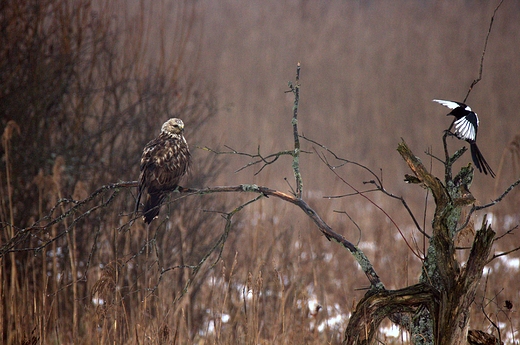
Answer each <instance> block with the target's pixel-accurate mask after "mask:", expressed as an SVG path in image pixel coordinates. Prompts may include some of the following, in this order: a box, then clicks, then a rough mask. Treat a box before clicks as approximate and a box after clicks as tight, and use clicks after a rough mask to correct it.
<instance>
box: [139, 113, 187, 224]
mask: <svg viewBox="0 0 520 345" xmlns="http://www.w3.org/2000/svg"><path fill="white" fill-rule="evenodd" d="M183 131H184V123H183V122H182V121H181V120H180V119H169V120H168V121H166V122H165V123H164V124H163V125H162V128H161V134H160V135H159V136H158V137H157V138H155V139H154V140H152V141H150V142H149V143H148V144H146V146H145V147H144V150H143V155H142V156H141V174H140V176H139V186H138V189H139V190H138V193H137V202H136V204H135V212H136V213H137V211H138V210H139V203H140V201H141V197H142V196H143V195H146V202H145V205H144V209H143V218H144V221H145V222H146V223H147V224H150V222H151V221H152V220H153V219H154V218H155V217H157V215H158V214H159V208H160V207H161V203H162V201H163V199H164V198H165V197H166V195H167V194H168V193H169V192H171V191H173V190H174V189H175V188H177V186H178V183H179V181H180V179H181V177H182V176H183V175H185V174H186V173H187V172H188V170H189V167H190V151H189V149H188V143H187V142H186V139H184V136H183V135H182V132H183Z"/></svg>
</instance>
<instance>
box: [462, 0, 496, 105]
mask: <svg viewBox="0 0 520 345" xmlns="http://www.w3.org/2000/svg"><path fill="white" fill-rule="evenodd" d="M503 2H504V0H500V2H499V4H498V5H497V7H495V10H494V11H493V15H492V16H491V20H490V21H489V28H488V32H487V35H486V40H485V41H484V49H483V50H482V56H481V57H480V67H479V72H478V77H477V79H475V80H473V82H472V83H471V85H470V86H469V89H468V93H467V94H466V97H464V101H462V103H466V100H467V99H468V96H469V94H470V93H471V90H473V86H475V85H477V83H478V82H479V81H480V80H481V79H482V70H483V69H484V56H485V55H486V49H487V44H488V40H489V35H490V34H491V28H492V27H493V22H494V20H495V15H496V14H497V11H498V9H499V8H500V6H502V3H503Z"/></svg>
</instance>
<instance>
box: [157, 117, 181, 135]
mask: <svg viewBox="0 0 520 345" xmlns="http://www.w3.org/2000/svg"><path fill="white" fill-rule="evenodd" d="M183 131H184V123H183V122H182V120H181V119H175V118H172V119H169V120H168V121H166V122H165V123H164V124H163V125H162V128H161V133H164V134H167V135H169V136H178V135H179V134H181V133H182V132H183Z"/></svg>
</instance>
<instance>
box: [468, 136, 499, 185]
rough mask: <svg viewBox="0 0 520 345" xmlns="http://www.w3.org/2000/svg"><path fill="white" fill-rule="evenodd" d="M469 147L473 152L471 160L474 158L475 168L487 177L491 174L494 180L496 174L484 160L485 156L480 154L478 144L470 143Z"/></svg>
mask: <svg viewBox="0 0 520 345" xmlns="http://www.w3.org/2000/svg"><path fill="white" fill-rule="evenodd" d="M469 146H470V150H471V158H473V163H475V166H476V167H477V169H478V171H480V172H483V173H484V174H486V175H487V174H488V172H489V175H491V177H492V178H495V173H494V172H493V170H492V169H491V167H490V166H489V164H488V163H487V162H486V160H485V159H484V156H482V153H481V152H480V150H479V148H478V146H477V143H475V142H473V143H470V144H469Z"/></svg>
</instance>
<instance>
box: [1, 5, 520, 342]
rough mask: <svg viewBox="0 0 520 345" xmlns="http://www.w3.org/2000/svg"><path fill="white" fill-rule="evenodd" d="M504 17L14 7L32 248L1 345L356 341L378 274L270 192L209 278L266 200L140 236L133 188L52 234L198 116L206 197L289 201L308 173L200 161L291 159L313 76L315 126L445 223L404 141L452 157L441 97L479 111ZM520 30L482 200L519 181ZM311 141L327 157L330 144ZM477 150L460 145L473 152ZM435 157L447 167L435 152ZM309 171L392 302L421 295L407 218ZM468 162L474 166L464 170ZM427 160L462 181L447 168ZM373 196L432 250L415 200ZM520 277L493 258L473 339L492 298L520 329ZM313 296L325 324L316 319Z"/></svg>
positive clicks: (510, 202)
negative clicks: (162, 132)
mask: <svg viewBox="0 0 520 345" xmlns="http://www.w3.org/2000/svg"><path fill="white" fill-rule="evenodd" d="M496 5H497V3H495V2H466V1H456V2H449V1H405V0H400V1H392V2H390V1H388V2H378V1H327V2H314V1H306V0H299V1H296V0H295V1H283V2H280V1H262V2H260V1H258V2H249V3H242V2H238V1H231V0H225V1H218V2H217V1H200V2H192V1H166V0H164V1H154V2H146V1H144V0H141V1H133V2H128V1H121V0H111V1H96V0H78V1H70V0H44V1H41V0H23V1H14V0H8V1H4V2H2V3H1V4H0V114H1V123H0V124H1V126H2V127H1V128H3V129H4V132H3V136H2V161H1V164H2V166H1V170H0V181H1V184H0V188H1V189H0V196H1V205H0V206H1V208H0V217H1V221H2V236H1V237H0V241H1V243H0V245H2V246H4V245H6V244H8V241H9V240H10V239H12V238H14V237H15V236H19V241H17V242H16V245H15V246H14V247H12V249H13V251H11V252H10V253H8V254H6V255H4V256H3V257H2V258H1V267H0V278H1V282H2V284H1V286H0V289H1V291H0V292H1V293H0V296H1V299H2V303H1V305H0V319H1V322H0V327H1V329H2V333H1V334H2V342H3V343H6V344H7V343H9V344H22V343H23V344H31V343H37V342H38V341H40V342H41V343H45V344H47V343H75V344H81V343H84V344H89V343H92V342H98V343H108V342H112V343H118V344H124V343H128V344H133V343H150V344H162V343H165V344H166V343H172V342H179V343H201V344H202V343H226V344H227V343H251V344H252V343H255V344H259V343H262V344H263V343H266V344H267V343H279V344H285V343H324V342H327V343H338V342H340V341H341V339H342V334H343V331H344V328H345V325H346V322H347V320H348V318H347V316H348V313H349V312H350V311H351V308H352V306H353V305H354V304H355V301H356V300H358V299H359V298H361V296H362V295H363V293H364V292H363V290H361V291H360V290H359V289H362V288H364V287H367V286H368V281H366V278H364V276H363V274H362V272H360V270H359V269H358V268H357V267H356V265H355V263H354V262H353V260H352V258H351V257H350V255H349V254H348V253H347V252H346V251H345V250H344V249H343V248H342V247H340V246H338V245H336V244H334V243H330V242H328V241H326V239H325V238H323V237H322V236H321V235H320V233H319V232H318V231H316V229H315V227H314V225H313V224H311V222H310V221H309V220H308V219H306V218H305V217H304V216H303V214H301V213H300V212H298V211H299V210H294V209H293V208H292V207H290V206H286V205H284V204H283V203H282V202H281V201H277V200H271V199H264V200H262V201H260V202H257V203H255V204H253V205H252V206H249V207H248V208H246V209H245V210H244V211H243V212H242V213H241V214H240V217H239V218H238V219H236V220H235V223H234V226H233V228H232V231H231V234H230V236H229V238H228V240H227V242H226V245H225V247H224V251H223V258H222V260H221V261H220V262H219V263H218V264H217V265H216V266H215V267H213V268H210V264H205V265H204V266H203V268H202V269H201V270H200V272H199V274H198V275H196V276H193V275H192V271H191V270H190V269H189V267H188V268H186V267H184V265H195V264H197V263H198V262H199V261H200V259H201V257H202V256H203V255H204V253H205V252H207V250H208V248H210V247H211V246H212V245H213V244H214V243H215V241H216V239H217V238H218V237H219V236H220V234H221V233H222V232H223V229H224V221H223V220H222V217H220V214H219V212H229V211H230V210H232V209H233V208H234V207H236V206H238V205H239V204H240V203H242V202H244V201H245V200H247V196H242V195H240V196H236V195H233V196H231V195H225V196H212V197H207V196H205V197H191V198H183V199H180V200H175V201H174V202H172V203H171V204H169V205H168V206H165V207H164V209H163V211H162V212H161V218H160V219H159V220H156V221H154V223H156V224H153V225H152V226H151V227H150V228H149V229H147V228H146V227H144V225H143V224H142V223H141V222H140V221H137V222H136V223H134V225H132V226H131V227H130V228H129V227H128V226H125V224H126V225H128V224H127V222H128V220H129V219H130V217H131V211H132V210H133V203H134V200H135V199H134V193H135V191H134V190H132V189H128V188H125V189H120V190H119V189H118V190H113V191H107V192H104V193H102V194H101V197H100V198H96V199H92V200H90V201H89V202H87V203H85V205H83V206H82V207H83V208H82V209H81V211H82V212H87V211H88V212H89V214H88V216H87V217H84V218H81V219H77V218H75V217H77V216H78V214H76V216H74V215H69V216H67V217H65V218H64V220H63V221H61V222H59V223H56V224H54V225H52V226H47V227H43V225H45V224H46V223H47V222H48V221H49V220H51V219H54V218H55V217H58V216H59V215H60V214H62V213H63V212H65V211H66V210H67V209H68V208H70V207H71V205H73V204H74V203H73V202H71V201H70V200H76V201H77V200H82V199H85V198H86V197H87V196H88V195H89V194H90V193H92V192H94V191H95V190H96V189H98V188H99V187H101V186H102V185H106V184H110V183H114V182H118V181H132V180H136V179H137V176H138V169H139V168H138V166H139V159H140V154H141V150H142V147H143V146H144V145H145V144H146V142H147V141H149V140H151V139H152V138H154V137H155V136H156V135H157V134H158V132H159V129H160V126H161V124H162V123H163V122H164V121H165V120H166V119H168V118H169V117H180V118H182V119H183V120H184V122H185V124H186V138H187V140H188V142H189V143H190V146H191V149H192V152H193V155H194V160H195V162H194V166H195V168H194V171H193V172H192V174H191V175H190V176H189V177H188V178H187V179H186V180H185V182H184V184H185V185H186V186H193V187H203V186H209V185H212V186H214V185H220V184H239V183H256V184H261V185H265V186H269V187H271V188H275V189H279V190H282V191H287V190H289V186H288V185H287V181H286V180H285V178H287V179H288V181H292V179H291V177H292V171H291V162H290V160H289V159H288V158H286V159H280V162H278V163H277V164H275V165H272V166H269V167H268V168H266V169H265V170H263V171H262V172H261V173H260V174H258V175H254V172H255V171H256V170H247V169H246V170H243V171H241V172H239V173H234V171H235V170H237V169H239V168H240V167H242V166H243V165H244V164H246V163H247V160H246V158H244V157H239V156H216V155H214V154H211V153H209V152H207V151H204V150H200V149H197V146H199V147H203V146H209V147H211V148H214V149H217V150H226V149H225V147H224V145H228V146H230V147H232V148H234V149H236V150H240V151H247V152H251V153H256V152H257V150H260V151H261V153H263V154H267V153H271V152H276V151H280V150H285V149H290V148H291V147H292V133H291V125H290V120H291V115H292V113H291V109H292V101H293V100H292V95H291V94H290V93H289V94H287V93H284V91H286V90H287V89H288V87H287V82H288V81H289V80H293V79H294V74H295V66H296V62H298V61H300V62H301V63H302V75H301V78H302V88H301V97H302V99H301V104H300V114H299V116H300V130H301V131H302V133H303V134H305V135H306V136H307V137H309V138H312V139H314V140H316V141H318V142H320V143H321V144H323V145H325V146H327V147H329V148H330V149H332V150H333V151H334V152H336V153H337V154H338V155H340V156H341V157H343V158H347V159H350V160H354V161H357V162H359V163H362V164H364V165H366V166H368V167H370V168H371V169H373V170H374V171H380V174H381V176H382V177H383V179H384V181H385V184H386V187H387V188H388V189H389V191H391V192H392V193H395V194H397V195H403V196H404V197H405V198H406V199H407V200H408V202H409V203H410V205H411V207H412V209H413V210H414V212H415V213H416V215H417V216H418V217H419V218H423V214H424V213H425V212H426V213H425V216H424V219H425V223H426V224H428V223H429V222H430V218H429V216H430V215H431V212H429V208H430V207H431V205H429V204H428V206H425V200H426V198H427V196H426V192H422V193H421V192H418V189H417V188H416V187H410V186H408V185H405V184H404V183H403V181H402V180H403V174H404V173H407V172H408V171H407V168H406V166H405V164H404V163H403V162H402V161H401V159H400V158H399V156H398V154H397V152H396V151H395V148H396V146H397V143H398V142H399V141H400V138H401V137H402V138H404V139H405V140H406V141H407V142H408V143H409V145H410V147H412V148H414V151H415V152H416V153H419V152H421V151H426V150H429V151H430V152H432V153H433V154H434V155H436V156H442V150H441V149H442V147H441V136H442V131H443V130H444V129H446V128H447V127H448V126H449V124H450V121H451V118H446V117H445V114H446V113H447V111H446V109H445V108H443V107H440V106H439V105H436V104H434V103H432V102H431V100H432V99H433V98H441V99H452V100H459V101H461V100H462V99H463V98H464V96H465V95H466V92H467V89H468V87H469V85H470V83H471V81H472V80H473V79H475V78H476V77H477V76H478V69H479V63H480V57H481V54H482V49H483V46H484V40H485V37H486V34H487V30H488V27H489V20H490V18H491V16H492V14H493V10H494V9H495V7H496ZM519 31H520V6H519V4H518V2H514V1H506V2H505V3H504V4H503V5H502V7H501V8H500V10H499V11H498V13H497V16H496V18H495V22H494V26H493V31H492V32H491V35H490V41H489V45H488V49H487V52H486V57H485V58H486V60H485V64H484V70H483V79H482V81H481V82H480V83H479V84H477V86H476V87H475V89H474V90H473V91H472V93H471V95H470V97H469V99H468V103H469V104H470V105H471V107H472V108H473V109H474V110H475V111H476V112H477V113H478V114H479V117H480V121H481V127H480V131H479V146H480V148H481V150H482V151H483V154H484V156H485V157H486V159H487V161H488V162H489V163H490V165H491V166H492V168H493V169H494V170H495V172H497V173H498V176H497V179H496V181H495V180H492V179H491V178H490V177H489V176H484V175H481V174H476V177H475V181H474V184H473V186H472V192H473V194H474V195H475V197H476V198H477V200H478V202H479V203H485V202H488V201H489V200H491V199H494V198H496V197H497V196H498V195H499V194H500V193H501V191H502V190H503V189H504V188H505V187H507V186H508V185H509V184H510V183H512V182H513V181H514V180H516V179H517V178H518V177H519V175H520V169H519V168H520V167H519V165H518V164H519V161H518V158H519V154H518V150H519V146H520V137H518V135H519V134H520V133H519V129H520V120H519V118H520V117H519V116H518V109H520V97H518V92H519V90H520V38H519V36H518V32H519ZM302 144H303V146H304V147H303V149H305V150H306V151H309V152H312V151H313V145H312V144H311V143H309V142H303V143H302ZM462 145H463V143H461V142H460V141H456V140H451V141H450V148H451V149H453V150H455V149H458V148H460V147H461V146H462ZM422 159H423V161H425V162H428V161H429V160H430V159H429V158H428V156H427V155H425V154H423V155H422ZM301 160H302V163H301V164H302V174H303V178H304V198H306V199H307V200H309V202H310V203H311V205H312V206H313V207H314V208H315V209H316V210H317V211H318V212H319V213H320V215H321V216H322V217H324V219H326V221H327V222H328V223H329V224H330V225H331V226H332V227H333V228H334V229H335V230H336V231H337V232H339V233H341V234H343V235H344V236H346V237H347V238H348V239H350V240H351V241H352V242H354V243H357V241H358V240H359V246H360V247H361V248H362V249H363V250H365V251H366V252H367V255H368V256H369V257H370V259H371V260H372V262H373V264H374V266H375V268H376V270H377V272H378V273H379V274H380V276H381V279H382V281H383V282H384V283H385V285H386V286H387V287H388V288H399V287H403V286H405V285H407V284H409V283H412V282H414V281H415V279H416V278H417V276H418V274H419V268H420V262H419V261H418V259H417V258H415V257H413V256H412V255H411V253H410V251H409V249H408V248H407V247H406V246H405V244H404V241H403V240H402V239H401V238H400V237H399V236H398V234H397V231H396V230H395V228H393V227H392V226H391V225H390V222H389V220H388V219H387V218H385V216H384V215H383V214H382V213H381V212H380V211H378V210H376V209H375V208H374V207H373V206H371V205H370V204H369V203H367V202H365V201H364V200H363V199H362V198H361V197H359V196H357V197H345V198H337V199H327V198H325V199H324V198H323V197H324V196H334V195H342V194H347V193H350V192H352V190H351V189H349V188H348V187H347V186H346V185H345V184H344V183H343V182H342V181H341V180H339V179H338V178H336V177H334V175H333V174H331V173H330V172H329V171H328V169H327V168H326V167H325V166H324V164H323V163H322V162H321V161H320V160H319V159H318V158H317V157H316V155H313V154H306V155H303V156H302V159H301ZM469 160H470V158H469V155H468V154H466V155H465V157H463V159H461V162H460V164H467V162H469ZM428 164H431V166H432V170H433V171H434V173H436V174H437V175H438V176H440V175H441V174H442V171H443V170H442V169H443V167H442V165H441V164H440V163H438V162H436V161H434V160H433V161H432V162H431V163H428ZM459 166H460V165H459ZM341 176H343V177H344V178H345V179H346V180H348V181H349V182H350V183H352V184H353V185H354V186H355V187H357V188H359V189H364V188H366V186H364V185H363V181H365V180H366V179H368V176H367V175H366V173H364V172H362V171H361V170H359V169H357V168H356V167H354V166H346V167H343V168H342V169H341ZM370 196H371V198H372V199H373V200H374V201H376V202H377V203H378V204H379V205H380V206H382V207H383V208H384V209H385V210H386V211H387V212H388V213H389V214H390V215H391V217H392V218H393V219H394V220H395V221H396V222H397V223H398V224H399V226H400V227H401V228H402V229H403V230H404V232H405V234H406V236H409V239H410V240H411V241H413V240H414V239H415V241H417V242H418V243H419V246H422V241H423V239H422V238H421V237H420V236H419V233H417V232H414V231H413V226H412V224H411V221H410V219H409V218H408V217H407V215H406V213H405V212H404V210H403V209H402V206H401V204H400V203H399V202H397V201H394V200H390V199H388V198H385V197H383V195H381V194H372V195H370ZM518 199H519V197H518V193H515V194H513V195H511V196H510V197H508V199H507V200H506V202H504V203H502V204H500V205H499V206H497V207H496V208H494V209H493V220H494V229H495V231H497V233H498V235H500V234H503V233H504V232H506V231H507V230H509V229H510V228H511V227H513V226H514V225H516V224H517V223H518V220H519V215H518V214H519V212H518V202H519V200H518ZM59 200H62V201H61V202H60V203H58V201H59ZM107 201H110V204H109V205H108V206H106V207H100V208H95V207H96V205H100V204H102V203H104V202H107ZM56 205H57V207H55V206H56ZM94 208H95V209H94ZM425 210H426V211H425ZM207 211H212V212H207ZM334 211H340V212H334ZM343 211H345V212H348V215H349V216H351V217H352V218H353V219H354V220H355V221H356V223H357V224H358V225H359V227H360V229H361V231H359V230H358V229H357V227H356V226H354V225H353V223H351V222H350V220H349V218H348V217H347V215H346V214H345V212H343ZM482 216H483V215H482V214H479V215H477V217H476V219H475V224H477V226H478V225H479V224H480V221H481V218H482ZM34 225H36V226H34ZM31 226H32V227H31ZM28 227H31V228H30V229H31V230H30V231H23V230H22V229H28ZM426 229H428V226H427V225H426ZM20 234H22V235H20ZM57 236H59V237H57ZM53 239H56V240H53ZM470 239H471V234H467V236H466V238H464V237H462V238H461V246H463V245H467V244H468V243H469V240H470ZM508 239H509V241H507V243H498V244H497V246H496V250H497V251H500V250H508V249H511V248H512V247H513V246H514V245H515V244H518V242H519V240H518V236H517V235H514V236H509V237H508ZM51 240H53V241H51ZM49 241H51V242H49ZM389 243H392V245H391V246H389ZM35 249H37V250H35ZM461 255H464V254H463V252H462V253H461ZM515 258H516V260H517V261H518V258H519V256H518V255H517V254H513V256H512V259H515ZM212 259H213V260H215V259H217V257H216V256H215V255H214V256H212ZM514 263H515V261H514V260H510V261H497V262H494V263H492V264H491V265H490V268H489V272H488V274H487V275H486V282H485V283H486V284H483V287H482V289H481V292H480V295H479V296H477V299H476V308H475V314H474V315H473V320H472V323H471V324H472V327H474V328H481V329H488V327H489V322H488V321H487V320H486V319H485V317H484V316H483V314H482V313H481V311H480V306H481V304H483V303H484V305H483V306H484V308H485V310H486V311H487V313H488V315H491V316H492V317H493V318H494V319H493V320H496V321H497V322H501V325H502V327H503V331H504V332H509V333H511V332H512V331H513V330H516V329H518V327H519V320H518V317H517V316H516V314H515V310H516V304H515V302H516V301H518V298H519V297H520V296H519V292H518V288H517V286H518V284H519V283H520V282H519V276H518V274H517V273H518V266H515V265H514ZM174 267H178V268H174ZM169 268H171V269H169ZM190 279H192V283H191V284H192V285H191V287H190V289H189V290H188V291H187V293H186V295H185V296H184V297H183V298H181V299H179V297H180V296H181V294H182V291H183V288H184V286H185V284H186V283H187V282H188V281H190ZM505 300H510V301H512V302H513V305H514V307H513V309H512V310H509V309H507V308H506V309H504V308H503V305H504V303H505V302H504V301H505ZM309 301H317V302H318V303H320V304H321V305H322V306H323V309H322V310H321V311H320V312H319V313H318V314H317V315H314V314H313V313H311V312H310V311H309V310H308V302H309ZM384 337H385V335H384V333H382V335H381V340H382V341H385V342H391V341H392V340H391V339H386V340H385V339H384Z"/></svg>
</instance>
